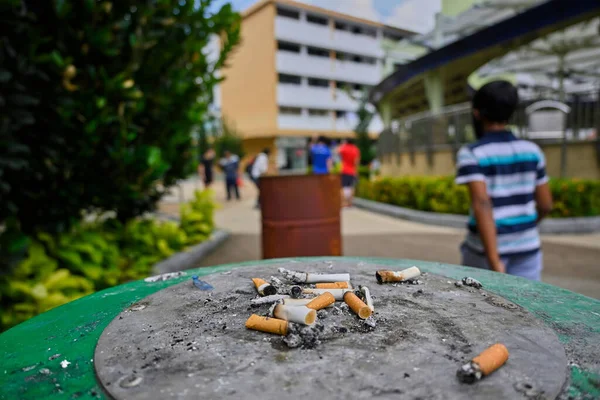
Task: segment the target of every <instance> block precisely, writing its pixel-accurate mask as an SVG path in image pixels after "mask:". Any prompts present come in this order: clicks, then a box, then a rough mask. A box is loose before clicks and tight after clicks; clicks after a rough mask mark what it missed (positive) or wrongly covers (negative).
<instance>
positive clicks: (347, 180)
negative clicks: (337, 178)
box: [342, 174, 356, 188]
mask: <svg viewBox="0 0 600 400" xmlns="http://www.w3.org/2000/svg"><path fill="white" fill-rule="evenodd" d="M354 185H356V177H355V176H354V175H348V174H342V187H345V188H353V187H354Z"/></svg>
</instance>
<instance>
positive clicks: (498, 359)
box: [456, 343, 508, 383]
mask: <svg viewBox="0 0 600 400" xmlns="http://www.w3.org/2000/svg"><path fill="white" fill-rule="evenodd" d="M507 360H508V349H507V348H506V346H504V345H503V344H501V343H496V344H494V345H492V346H490V347H488V348H487V349H485V350H484V351H482V352H481V353H480V354H479V355H478V356H477V357H475V358H473V359H472V360H471V361H469V362H468V363H466V364H465V365H463V366H462V367H460V368H459V369H458V371H457V372H456V376H457V377H458V379H459V380H460V381H461V382H463V383H473V382H475V381H478V380H480V379H481V378H483V377H484V376H487V375H489V374H491V373H492V372H494V371H495V370H497V369H498V368H500V367H501V366H503V365H504V363H505V362H506V361H507Z"/></svg>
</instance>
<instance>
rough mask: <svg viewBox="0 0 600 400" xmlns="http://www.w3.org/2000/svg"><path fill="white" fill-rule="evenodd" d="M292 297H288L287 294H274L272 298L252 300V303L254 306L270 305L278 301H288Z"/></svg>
mask: <svg viewBox="0 0 600 400" xmlns="http://www.w3.org/2000/svg"><path fill="white" fill-rule="evenodd" d="M289 297H290V296H288V295H287V294H274V295H271V296H265V297H259V298H257V299H252V300H250V303H252V304H269V303H275V302H276V301H279V300H283V299H288V298H289Z"/></svg>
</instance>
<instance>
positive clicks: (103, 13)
mask: <svg viewBox="0 0 600 400" xmlns="http://www.w3.org/2000/svg"><path fill="white" fill-rule="evenodd" d="M211 2H212V0H181V1H165V0H155V1H148V2H140V1H133V0H119V1H114V2H110V1H103V0H81V1H67V0H54V1H33V0H7V1H3V2H1V3H0V30H1V31H2V36H3V40H2V41H0V198H1V199H2V201H0V224H4V225H5V226H17V227H19V228H20V229H21V231H23V232H25V233H34V232H37V231H42V230H43V231H45V232H50V233H52V232H61V231H62V232H66V231H68V229H69V227H70V226H71V225H72V224H73V223H74V222H76V221H77V220H79V219H80V216H81V212H82V211H91V210H92V211H93V210H112V211H115V212H116V214H117V216H118V218H119V219H120V220H122V221H126V220H129V219H130V218H132V217H134V216H137V215H140V214H142V213H144V212H146V211H149V210H152V209H153V208H154V207H155V204H156V202H157V201H158V199H159V198H160V197H161V195H162V194H163V193H164V191H165V190H167V188H168V187H169V186H170V185H172V184H174V183H175V181H176V180H177V179H180V178H182V177H184V176H186V175H187V174H189V173H190V172H192V168H193V164H194V163H193V161H194V160H193V151H192V139H191V135H190V131H191V128H192V127H193V126H195V125H196V126H197V125H198V124H200V123H201V121H202V118H203V116H204V114H205V112H206V110H207V107H208V105H209V104H210V102H211V101H212V89H213V86H214V85H215V84H216V83H218V81H219V78H218V77H217V76H216V75H215V72H216V71H217V70H218V69H219V68H221V67H223V66H224V64H225V60H226V57H227V56H228V54H229V53H230V52H231V50H232V48H233V47H234V46H235V45H236V44H237V43H238V41H239V25H240V17H239V15H238V14H236V13H234V12H233V11H232V8H231V6H230V5H229V4H226V5H224V6H223V7H222V8H221V9H220V10H218V11H217V12H215V13H212V12H211V11H209V10H211V7H210V6H211ZM215 34H218V35H220V37H221V41H222V46H221V52H220V54H219V56H218V58H217V59H216V61H214V62H211V61H209V59H208V58H207V57H206V54H205V52H203V49H204V48H205V46H206V45H207V43H208V41H209V38H210V37H211V35H215ZM9 247H10V248H11V249H12V250H14V251H15V252H16V251H19V250H20V249H21V247H19V246H17V247H15V246H14V245H13V244H10V246H9V245H6V246H4V248H3V249H8V248H9ZM9 250H10V249H9Z"/></svg>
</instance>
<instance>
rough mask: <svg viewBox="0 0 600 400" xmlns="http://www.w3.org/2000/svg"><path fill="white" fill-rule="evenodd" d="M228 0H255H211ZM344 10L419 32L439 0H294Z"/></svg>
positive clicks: (241, 5) (241, 6)
mask: <svg viewBox="0 0 600 400" xmlns="http://www.w3.org/2000/svg"><path fill="white" fill-rule="evenodd" d="M227 1H229V2H231V3H232V4H233V7H234V8H235V10H236V11H244V10H245V9H247V8H248V7H250V6H252V5H253V4H254V3H257V2H258V1H259V0H215V3H214V5H215V6H216V7H218V6H220V5H221V4H223V3H225V2H227ZM296 1H298V2H302V3H308V4H312V5H315V6H318V7H322V8H327V9H329V10H333V11H337V12H340V13H344V14H350V15H353V16H356V17H361V18H366V19H370V20H373V21H379V22H382V23H384V24H387V25H392V26H395V27H398V28H404V29H409V30H413V31H415V32H419V33H425V32H429V31H430V30H431V29H433V23H434V16H435V13H436V12H438V11H440V9H441V0H296Z"/></svg>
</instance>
